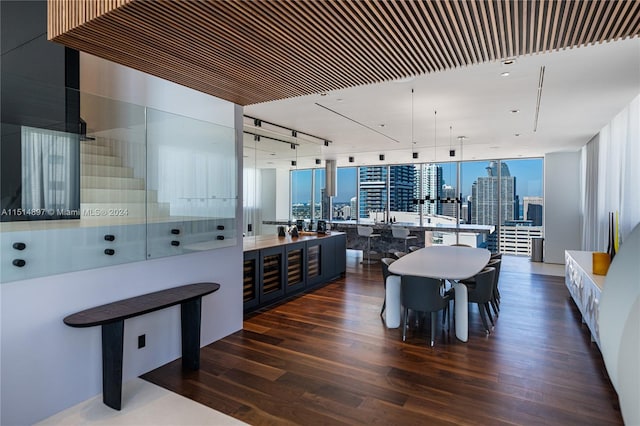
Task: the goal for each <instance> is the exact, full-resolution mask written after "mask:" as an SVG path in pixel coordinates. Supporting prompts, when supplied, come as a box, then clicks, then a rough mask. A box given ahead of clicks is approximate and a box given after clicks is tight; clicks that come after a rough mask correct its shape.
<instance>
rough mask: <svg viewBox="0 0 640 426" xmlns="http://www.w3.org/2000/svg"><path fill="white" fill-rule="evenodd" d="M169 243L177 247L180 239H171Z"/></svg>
mask: <svg viewBox="0 0 640 426" xmlns="http://www.w3.org/2000/svg"><path fill="white" fill-rule="evenodd" d="M171 245H172V246H175V247H178V246H179V245H180V241H176V240H173V241H171Z"/></svg>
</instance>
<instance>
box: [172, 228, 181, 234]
mask: <svg viewBox="0 0 640 426" xmlns="http://www.w3.org/2000/svg"><path fill="white" fill-rule="evenodd" d="M171 233H172V234H173V235H180V230H179V229H172V230H171Z"/></svg>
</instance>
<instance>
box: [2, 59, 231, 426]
mask: <svg viewBox="0 0 640 426" xmlns="http://www.w3.org/2000/svg"><path fill="white" fill-rule="evenodd" d="M81 70H82V73H81V75H82V90H89V91H92V92H93V93H96V94H99V95H102V96H107V97H111V98H119V99H122V100H127V101H129V102H133V103H137V104H147V105H152V106H154V107H155V108H158V109H161V110H166V111H170V112H175V113H180V114H183V115H189V116H192V117H196V118H202V119H206V120H209V121H215V122H218V123H219V124H223V125H226V126H230V127H235V128H236V141H241V140H242V138H241V131H242V125H241V123H242V108H240V107H237V106H235V105H233V104H231V103H229V102H226V101H222V100H219V99H216V98H213V97H211V96H207V95H203V94H201V93H198V92H195V91H193V90H190V89H186V88H184V87H182V86H178V85H175V84H173V83H169V82H166V81H163V80H160V79H157V78H155V77H151V76H146V75H144V74H142V73H139V72H137V71H134V70H130V69H127V68H124V67H121V66H119V65H115V64H111V63H108V62H107V61H103V60H100V59H97V58H93V57H90V56H89V55H82V56H81ZM89 83H91V84H89ZM238 136H240V137H238ZM240 145H241V144H239V143H237V153H238V156H239V157H240V158H241V154H242V151H241V146H240ZM241 185H242V175H241V174H240V173H238V193H239V194H241V193H242V192H241V191H242V186H241ZM241 209H242V203H241V202H239V203H238V207H237V209H236V218H238V222H239V223H238V227H237V230H238V236H237V238H238V241H242V238H241V229H242V226H241V221H242V220H241V218H242V214H241ZM201 281H213V282H218V283H220V284H221V288H220V290H219V291H218V292H216V293H214V294H212V295H209V296H206V297H205V298H204V299H203V307H202V334H201V339H202V340H201V344H202V345H206V344H209V343H211V342H213V341H215V340H218V339H220V338H222V337H224V336H226V335H228V334H231V333H233V332H235V331H237V330H239V329H241V328H242V315H243V306H242V245H241V244H238V245H237V246H235V247H229V248H224V249H218V250H213V251H208V252H202V253H195V254H189V255H183V256H175V257H169V258H162V259H156V260H150V261H144V262H136V263H129V264H123V265H118V266H113V267H108V268H101V269H93V270H87V271H80V272H73V273H67V274H61V275H55V276H49V277H42V278H36V279H30V280H24V281H16V282H10V283H5V284H2V285H1V286H0V307H1V313H0V315H1V318H0V319H1V358H0V360H1V364H0V373H1V379H2V380H1V384H2V394H1V398H2V404H1V418H0V423H1V424H3V425H22V424H32V423H34V422H36V421H38V420H40V419H43V418H46V417H48V416H50V415H52V414H54V413H56V412H58V411H61V410H63V409H65V408H67V407H70V406H72V405H75V404H76V403H79V402H81V401H84V400H86V399H88V398H91V397H93V396H95V395H97V394H99V393H101V392H102V376H101V374H102V372H101V371H102V370H101V368H102V367H101V365H102V361H101V337H100V336H101V334H100V328H99V327H92V328H86V329H76V328H70V327H67V326H65V325H64V324H63V322H62V319H63V318H64V317H65V316H66V315H69V314H71V313H74V312H76V311H78V310H82V309H86V308H89V307H92V306H97V305H100V304H103V303H108V302H110V301H114V300H119V299H122V298H126V297H130V296H135V295H139V294H143V293H148V292H152V291H156V290H160V289H164V288H169V287H173V286H177V285H182V284H189V283H195V282H201ZM179 312H180V311H179V307H173V308H169V309H165V310H162V311H158V312H154V313H151V314H148V315H145V316H142V317H137V318H133V319H130V320H127V321H125V336H124V371H123V381H125V382H126V381H127V380H128V379H131V378H134V377H136V376H139V375H141V374H143V373H145V372H147V371H150V370H152V369H154V368H156V367H158V366H161V365H163V364H165V363H167V362H169V361H172V360H174V359H176V358H178V357H179V356H180V352H181V348H180V321H179V319H180V313H179ZM143 333H144V334H146V336H147V346H146V347H145V348H143V349H137V336H138V335H140V334H143ZM126 403H127V401H126V399H125V400H123V404H125V405H126Z"/></svg>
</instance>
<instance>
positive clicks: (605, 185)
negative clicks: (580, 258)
mask: <svg viewBox="0 0 640 426" xmlns="http://www.w3.org/2000/svg"><path fill="white" fill-rule="evenodd" d="M582 160H583V164H582V173H583V206H582V207H583V215H584V228H583V240H582V248H583V249H584V250H589V251H604V250H606V249H607V244H608V224H609V212H617V213H618V217H619V224H620V227H619V238H620V244H623V243H624V239H625V238H626V237H627V236H628V235H629V234H630V232H631V230H632V229H633V228H634V226H635V225H636V224H638V223H640V171H639V167H640V166H639V165H640V95H639V96H637V97H636V98H635V99H634V100H633V101H632V102H631V104H630V105H629V106H628V107H627V108H625V109H624V110H623V111H622V112H620V113H619V114H618V115H616V116H615V117H614V118H613V120H612V121H611V122H610V123H609V124H608V125H607V126H605V127H604V128H603V129H602V130H601V131H600V134H599V135H598V137H596V138H594V139H593V140H591V141H590V142H589V143H588V144H587V145H586V146H585V147H584V148H583V149H582Z"/></svg>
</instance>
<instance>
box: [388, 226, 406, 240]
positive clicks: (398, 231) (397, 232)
mask: <svg viewBox="0 0 640 426" xmlns="http://www.w3.org/2000/svg"><path fill="white" fill-rule="evenodd" d="M391 235H392V236H393V238H406V237H407V236H409V230H408V229H407V228H402V227H400V226H392V227H391Z"/></svg>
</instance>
